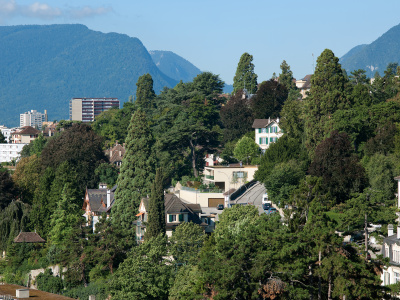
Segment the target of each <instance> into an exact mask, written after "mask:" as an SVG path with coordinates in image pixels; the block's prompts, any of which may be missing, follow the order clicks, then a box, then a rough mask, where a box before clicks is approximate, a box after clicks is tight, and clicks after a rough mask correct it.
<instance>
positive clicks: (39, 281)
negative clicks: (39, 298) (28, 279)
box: [36, 269, 64, 294]
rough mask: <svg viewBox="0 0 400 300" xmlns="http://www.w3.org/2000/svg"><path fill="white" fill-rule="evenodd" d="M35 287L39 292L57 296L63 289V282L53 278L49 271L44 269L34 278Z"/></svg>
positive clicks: (58, 278) (55, 277)
mask: <svg viewBox="0 0 400 300" xmlns="http://www.w3.org/2000/svg"><path fill="white" fill-rule="evenodd" d="M36 286H37V288H38V289H39V290H41V291H45V292H49V293H56V294H59V293H60V292H61V291H62V290H63V289H64V283H63V280H62V279H61V278H60V277H58V276H53V272H52V271H51V269H46V270H45V271H44V273H40V274H39V275H38V276H37V277H36Z"/></svg>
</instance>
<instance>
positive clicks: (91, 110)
mask: <svg viewBox="0 0 400 300" xmlns="http://www.w3.org/2000/svg"><path fill="white" fill-rule="evenodd" d="M112 107H117V108H119V100H118V99H117V98H72V99H71V100H70V101H69V120H70V121H82V122H93V121H94V118H95V117H97V116H98V115H99V114H101V113H102V112H103V111H106V110H109V109H110V108H112Z"/></svg>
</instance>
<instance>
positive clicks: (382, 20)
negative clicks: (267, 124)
mask: <svg viewBox="0 0 400 300" xmlns="http://www.w3.org/2000/svg"><path fill="white" fill-rule="evenodd" d="M399 11H400V1H399V0H385V1H376V0H347V1H342V0H337V1H333V2H329V1H321V0H318V1H317V0H304V1H292V0H286V1H285V0H281V1H276V0H275V1H272V0H247V1H237V0H230V1H225V0H213V1H210V0H202V1H192V0H169V1H165V0H140V1H138V0H113V1H111V0H79V1H78V0H68V1H64V0H48V1H45V0H39V1H35V0H32V1H31V0H0V26H10V25H28V24H39V25H41V24H84V25H86V26H87V27H88V28H89V29H92V30H96V31H101V32H104V33H108V32H116V33H122V34H126V35H128V36H130V37H137V38H139V39H140V40H141V41H142V43H143V45H144V46H145V47H146V48H147V50H166V51H172V52H174V53H176V54H178V55H180V56H181V57H183V58H185V59H186V60H188V61H189V62H191V63H192V64H194V65H195V66H196V67H198V68H199V69H200V70H202V71H209V72H212V73H214V74H218V75H220V78H221V79H222V80H224V81H225V82H226V83H227V84H232V82H233V77H234V75H235V72H236V68H237V64H238V62H239V59H240V56H241V55H242V54H243V53H245V52H247V53H249V54H251V55H253V63H254V65H255V73H256V74H257V75H258V82H262V81H263V80H268V79H270V78H271V76H272V74H273V73H274V72H275V73H276V74H279V73H280V67H279V66H280V64H281V63H282V61H283V60H286V62H287V63H288V64H289V66H290V68H291V70H292V71H293V75H294V77H295V78H297V79H301V78H303V77H304V76H305V75H307V74H311V73H312V72H313V67H314V66H315V61H316V59H317V57H318V56H319V55H320V54H321V52H322V51H323V50H324V49H326V48H328V49H331V50H332V51H333V52H334V53H335V55H336V56H337V57H339V58H340V57H342V56H343V55H344V54H346V53H347V52H348V51H349V50H351V49H352V48H353V47H355V46H357V45H360V44H370V43H371V42H373V41H374V40H376V39H377V38H378V37H380V36H381V35H382V34H384V33H385V32H386V31H388V30H389V29H390V28H392V27H393V26H395V25H398V24H399V23H400V14H399Z"/></svg>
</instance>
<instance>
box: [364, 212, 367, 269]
mask: <svg viewBox="0 0 400 300" xmlns="http://www.w3.org/2000/svg"><path fill="white" fill-rule="evenodd" d="M367 217H368V216H367V214H365V221H364V230H365V233H364V234H365V261H368V227H367V226H368V224H367Z"/></svg>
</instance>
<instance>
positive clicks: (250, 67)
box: [232, 52, 257, 94]
mask: <svg viewBox="0 0 400 300" xmlns="http://www.w3.org/2000/svg"><path fill="white" fill-rule="evenodd" d="M252 61H253V55H250V54H248V53H247V52H245V53H243V54H242V56H241V57H240V60H239V63H238V66H237V69H236V74H235V77H233V93H232V94H235V93H236V92H237V91H238V90H240V89H244V88H246V90H247V91H248V92H249V93H250V94H255V92H256V91H257V74H256V73H254V64H253V63H252Z"/></svg>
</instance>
